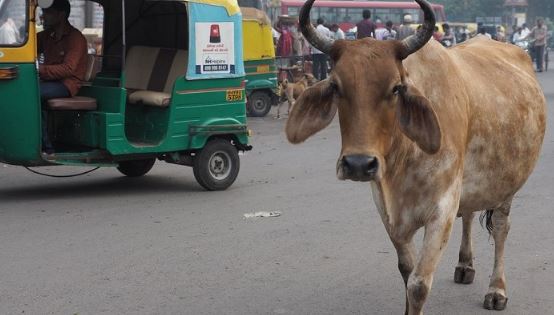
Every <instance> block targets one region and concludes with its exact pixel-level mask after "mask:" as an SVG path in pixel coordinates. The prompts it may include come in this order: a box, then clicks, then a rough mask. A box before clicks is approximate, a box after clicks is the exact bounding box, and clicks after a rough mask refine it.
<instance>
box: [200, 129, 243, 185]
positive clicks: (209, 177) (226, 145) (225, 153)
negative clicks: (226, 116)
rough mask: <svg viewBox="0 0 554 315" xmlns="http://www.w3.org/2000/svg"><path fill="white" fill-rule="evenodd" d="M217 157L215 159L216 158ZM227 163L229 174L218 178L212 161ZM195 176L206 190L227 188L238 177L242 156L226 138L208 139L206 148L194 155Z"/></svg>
mask: <svg viewBox="0 0 554 315" xmlns="http://www.w3.org/2000/svg"><path fill="white" fill-rule="evenodd" d="M214 159H215V160H214ZM217 162H219V163H221V162H223V165H225V164H227V167H228V168H229V170H228V174H226V176H225V178H224V179H221V180H220V179H217V178H216V177H215V175H214V174H213V172H214V171H216V170H213V169H212V168H214V167H215V166H214V165H213V164H212V163H217ZM192 170H193V173H194V178H195V179H196V181H197V182H198V184H200V186H202V187H204V188H205V189H206V190H210V191H215V190H225V189H227V188H229V187H230V186H231V185H232V184H233V183H234V182H235V180H236V179H237V176H238V174H239V170H240V158H239V154H238V150H237V148H235V146H233V145H232V144H231V142H229V141H228V140H225V139H213V140H210V141H208V143H206V145H205V146H204V148H202V150H200V152H198V153H197V154H196V155H195V157H194V162H193V167H192Z"/></svg>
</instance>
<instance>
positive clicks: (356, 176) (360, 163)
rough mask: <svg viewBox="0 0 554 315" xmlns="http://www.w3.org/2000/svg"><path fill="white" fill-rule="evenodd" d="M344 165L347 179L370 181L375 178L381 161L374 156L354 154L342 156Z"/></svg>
mask: <svg viewBox="0 0 554 315" xmlns="http://www.w3.org/2000/svg"><path fill="white" fill-rule="evenodd" d="M342 167H343V173H344V175H345V179H351V180H355V181H363V182H366V181H370V180H373V179H375V175H376V174H377V170H378V169H379V162H378V161H377V158H376V157H374V156H369V155H363V154H353V155H345V156H344V157H343V158H342Z"/></svg>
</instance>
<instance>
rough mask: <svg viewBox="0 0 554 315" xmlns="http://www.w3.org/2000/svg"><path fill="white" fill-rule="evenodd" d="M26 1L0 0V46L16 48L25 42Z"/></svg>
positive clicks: (26, 33)
mask: <svg viewBox="0 0 554 315" xmlns="http://www.w3.org/2000/svg"><path fill="white" fill-rule="evenodd" d="M27 5H28V1H21V0H0V46H1V47H18V46H23V44H25V43H26V42H27V36H28V32H27V24H28V23H27V15H28V12H29V10H27Z"/></svg>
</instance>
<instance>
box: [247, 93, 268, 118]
mask: <svg viewBox="0 0 554 315" xmlns="http://www.w3.org/2000/svg"><path fill="white" fill-rule="evenodd" d="M256 102H260V103H257V104H263V105H262V106H254V104H256ZM271 103H272V102H271V95H270V94H269V93H268V92H266V91H255V92H253V93H252V94H250V96H249V97H248V105H247V106H248V113H249V115H250V116H251V117H264V116H265V115H267V113H269V111H270V110H271Z"/></svg>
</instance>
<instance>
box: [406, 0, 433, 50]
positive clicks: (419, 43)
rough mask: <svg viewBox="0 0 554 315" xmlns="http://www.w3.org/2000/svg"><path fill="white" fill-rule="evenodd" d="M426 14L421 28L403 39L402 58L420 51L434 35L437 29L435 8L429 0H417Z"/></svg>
mask: <svg viewBox="0 0 554 315" xmlns="http://www.w3.org/2000/svg"><path fill="white" fill-rule="evenodd" d="M415 1H416V2H417V3H418V4H419V6H420V7H421V9H422V10H423V14H424V21H423V24H422V25H421V29H420V30H419V31H418V32H417V33H416V34H414V35H412V36H410V37H408V38H406V39H404V40H402V46H403V47H402V51H401V52H400V58H402V59H405V58H407V57H408V56H409V55H411V54H413V53H415V52H416V51H418V50H419V49H420V48H421V47H423V46H425V44H427V42H428V41H429V39H431V37H432V36H433V32H434V31H435V14H434V13H433V8H431V5H430V4H429V2H427V1H425V0H415Z"/></svg>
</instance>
